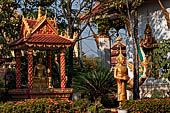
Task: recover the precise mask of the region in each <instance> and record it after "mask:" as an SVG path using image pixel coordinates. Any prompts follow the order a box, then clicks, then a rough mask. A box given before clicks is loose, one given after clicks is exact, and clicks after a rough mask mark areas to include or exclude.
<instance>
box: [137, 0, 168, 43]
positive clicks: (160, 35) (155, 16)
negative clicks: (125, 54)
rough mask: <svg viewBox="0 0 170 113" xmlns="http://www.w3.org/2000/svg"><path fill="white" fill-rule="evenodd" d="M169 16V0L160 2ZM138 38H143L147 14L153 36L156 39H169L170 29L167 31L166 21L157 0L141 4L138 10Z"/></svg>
mask: <svg viewBox="0 0 170 113" xmlns="http://www.w3.org/2000/svg"><path fill="white" fill-rule="evenodd" d="M161 1H162V4H163V5H164V7H165V8H166V9H167V11H168V12H169V16H170V0H161ZM138 12H139V37H143V38H144V30H145V25H146V21H147V12H148V13H149V21H150V22H149V23H150V26H151V29H152V34H153V36H154V37H155V38H156V39H157V40H160V39H169V38H170V29H168V26H167V21H166V19H165V16H164V14H163V12H162V9H161V7H160V5H159V3H158V2H157V0H150V2H147V3H145V4H143V5H142V6H141V7H140V8H139V9H138Z"/></svg>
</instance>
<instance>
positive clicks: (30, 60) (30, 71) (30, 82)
mask: <svg viewBox="0 0 170 113" xmlns="http://www.w3.org/2000/svg"><path fill="white" fill-rule="evenodd" d="M32 78H33V49H32V48H28V88H29V89H32V88H33V79H32Z"/></svg>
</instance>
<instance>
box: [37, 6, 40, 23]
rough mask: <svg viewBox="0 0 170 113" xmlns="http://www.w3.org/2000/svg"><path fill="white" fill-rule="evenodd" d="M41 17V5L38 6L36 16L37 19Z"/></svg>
mask: <svg viewBox="0 0 170 113" xmlns="http://www.w3.org/2000/svg"><path fill="white" fill-rule="evenodd" d="M40 18H41V6H39V7H38V18H37V20H39V19H40Z"/></svg>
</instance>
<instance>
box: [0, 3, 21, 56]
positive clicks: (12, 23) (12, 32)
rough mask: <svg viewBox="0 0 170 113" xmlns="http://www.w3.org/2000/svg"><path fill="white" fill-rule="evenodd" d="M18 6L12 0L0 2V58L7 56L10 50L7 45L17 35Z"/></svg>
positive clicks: (18, 27)
mask: <svg viewBox="0 0 170 113" xmlns="http://www.w3.org/2000/svg"><path fill="white" fill-rule="evenodd" d="M17 8H18V4H16V3H15V2H13V0H1V1H0V29H1V30H0V45H2V49H0V53H1V54H0V57H3V56H9V55H10V50H9V48H8V46H7V43H8V42H9V41H11V39H16V38H17V37H18V35H19V32H18V31H19V29H20V26H19V24H20V21H19V20H20V16H19V14H18V12H17Z"/></svg>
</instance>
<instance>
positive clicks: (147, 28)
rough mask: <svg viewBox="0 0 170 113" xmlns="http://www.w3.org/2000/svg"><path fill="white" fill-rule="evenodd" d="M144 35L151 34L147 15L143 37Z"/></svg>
mask: <svg viewBox="0 0 170 113" xmlns="http://www.w3.org/2000/svg"><path fill="white" fill-rule="evenodd" d="M146 34H152V29H151V27H150V25H149V15H147V22H146V28H145V35H146Z"/></svg>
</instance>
